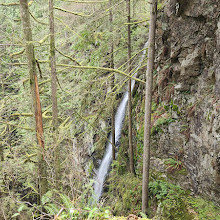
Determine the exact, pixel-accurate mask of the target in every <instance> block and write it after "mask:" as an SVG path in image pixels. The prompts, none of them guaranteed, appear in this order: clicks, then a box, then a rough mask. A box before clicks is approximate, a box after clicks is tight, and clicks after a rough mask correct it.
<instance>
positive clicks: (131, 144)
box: [127, 0, 135, 174]
mask: <svg viewBox="0 0 220 220" xmlns="http://www.w3.org/2000/svg"><path fill="white" fill-rule="evenodd" d="M130 6H131V3H130V0H127V13H128V19H127V22H128V74H131V25H130V23H131V9H130ZM131 98H132V94H131V79H129V81H128V138H129V159H130V161H129V165H130V172H131V173H132V174H135V170H134V150H133V143H132V103H131Z"/></svg>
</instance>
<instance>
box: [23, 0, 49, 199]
mask: <svg viewBox="0 0 220 220" xmlns="http://www.w3.org/2000/svg"><path fill="white" fill-rule="evenodd" d="M20 13H21V21H22V25H23V32H24V38H25V50H26V56H27V62H28V70H29V77H30V87H31V94H32V105H33V111H34V117H35V123H36V137H37V142H38V145H39V149H38V175H39V195H40V197H41V196H42V195H44V194H45V193H46V192H47V185H48V183H47V171H46V162H45V158H44V153H45V148H44V131H43V121H42V111H41V103H40V94H39V87H38V80H37V72H36V59H35V55H34V44H33V39H32V29H31V23H30V15H29V8H28V1H27V0H20ZM39 201H40V200H39Z"/></svg>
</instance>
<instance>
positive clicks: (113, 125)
mask: <svg viewBox="0 0 220 220" xmlns="http://www.w3.org/2000/svg"><path fill="white" fill-rule="evenodd" d="M112 1H113V0H109V7H110V8H111V9H110V10H109V25H110V28H109V31H110V33H111V46H110V47H111V50H110V54H111V55H110V56H111V57H110V68H112V69H114V53H113V52H114V39H113V14H112V5H113V4H112ZM114 81H115V75H114V73H113V75H112V79H111V89H112V92H114V91H113V88H114V86H115V82H114ZM112 102H113V104H112V120H111V121H112V160H115V106H114V102H115V96H113V100H112Z"/></svg>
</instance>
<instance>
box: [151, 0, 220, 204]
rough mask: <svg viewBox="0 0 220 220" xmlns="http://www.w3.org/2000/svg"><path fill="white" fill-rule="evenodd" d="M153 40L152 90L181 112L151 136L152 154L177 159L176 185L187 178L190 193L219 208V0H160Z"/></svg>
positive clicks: (160, 98) (173, 115)
mask: <svg viewBox="0 0 220 220" xmlns="http://www.w3.org/2000/svg"><path fill="white" fill-rule="evenodd" d="M156 42H157V43H156V46H157V57H156V61H157V67H156V68H157V71H158V75H157V79H155V80H156V81H157V82H156V83H155V88H154V92H155V94H159V101H164V102H166V103H170V100H173V102H174V103H175V104H176V105H177V106H178V109H179V110H180V112H181V114H180V115H179V116H178V117H177V116H176V113H175V112H172V117H173V118H176V117H177V120H176V121H175V122H173V123H171V124H170V125H168V126H167V127H164V128H163V133H162V134H158V135H157V136H156V137H155V138H154V140H153V148H154V149H153V151H154V156H155V155H158V157H160V158H169V157H176V156H179V159H180V160H181V161H182V162H183V163H184V165H185V167H186V169H187V171H188V175H186V177H185V178H186V180H185V181H184V180H183V179H182V178H181V181H180V182H179V183H180V184H181V182H182V183H183V182H185V183H186V182H188V181H189V180H188V179H187V178H190V184H189V185H188V187H190V188H192V190H193V191H194V193H197V194H200V195H203V196H205V197H208V198H209V199H211V200H213V201H215V202H216V203H218V204H219V205H220V2H219V0H210V1H206V0H188V1H186V0H184V1H183V0H168V1H165V2H164V8H163V9H162V11H161V12H160V13H159V15H158V22H157V41H156ZM165 67H167V68H168V71H164V68H165ZM169 88H174V89H173V91H172V93H171V92H170V91H169ZM168 92H169V94H170V95H167V93H168ZM157 99H158V97H157ZM180 152H181V155H179V154H180ZM154 161H155V160H154ZM153 164H154V163H153ZM185 185H187V184H185ZM185 187H186V186H185Z"/></svg>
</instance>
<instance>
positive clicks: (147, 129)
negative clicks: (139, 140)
mask: <svg viewBox="0 0 220 220" xmlns="http://www.w3.org/2000/svg"><path fill="white" fill-rule="evenodd" d="M150 13H151V14H150V27H149V48H148V62H147V72H146V89H145V91H146V94H145V123H144V125H145V126H144V152H143V182H142V212H143V213H146V212H147V208H148V184H149V169H150V134H151V104H152V84H153V66H154V54H155V30H156V19H157V0H151V12H150Z"/></svg>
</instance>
